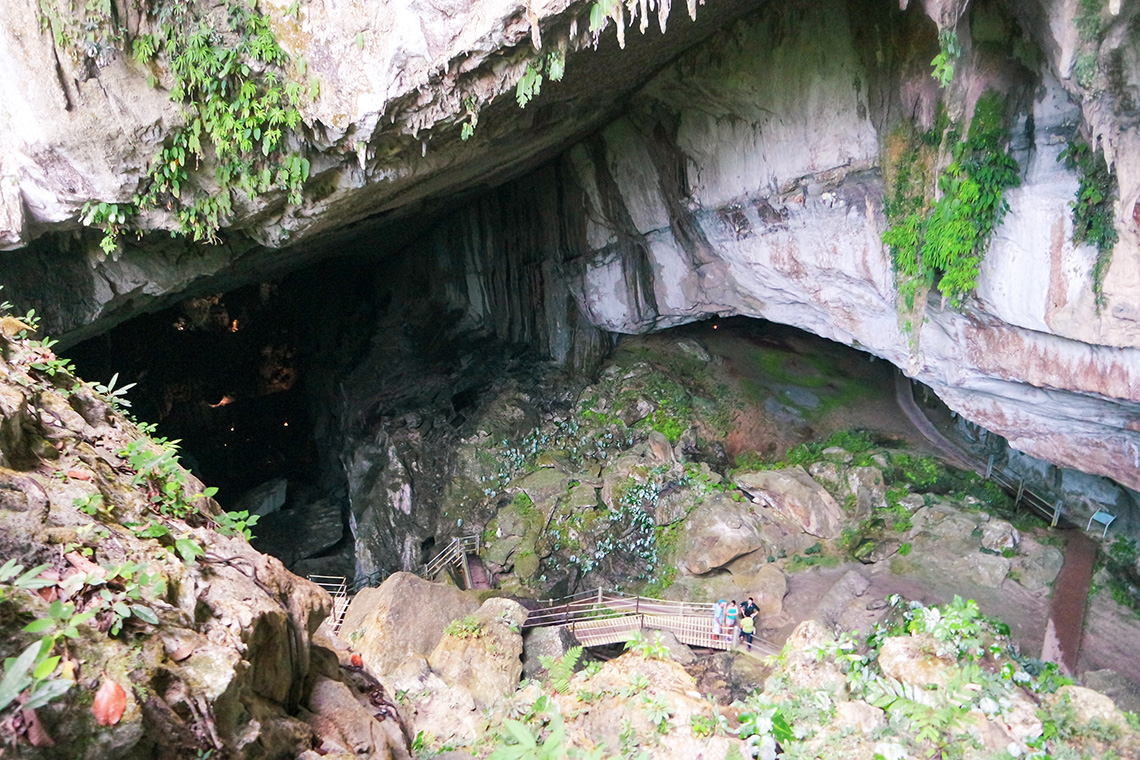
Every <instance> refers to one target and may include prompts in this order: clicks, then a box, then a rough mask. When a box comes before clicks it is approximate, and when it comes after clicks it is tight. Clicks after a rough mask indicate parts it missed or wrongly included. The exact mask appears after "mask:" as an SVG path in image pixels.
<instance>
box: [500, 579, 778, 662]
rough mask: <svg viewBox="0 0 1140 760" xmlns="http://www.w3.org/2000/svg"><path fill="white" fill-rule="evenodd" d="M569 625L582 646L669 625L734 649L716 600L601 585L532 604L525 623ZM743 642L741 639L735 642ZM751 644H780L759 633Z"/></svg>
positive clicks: (688, 639)
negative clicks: (716, 624) (718, 621)
mask: <svg viewBox="0 0 1140 760" xmlns="http://www.w3.org/2000/svg"><path fill="white" fill-rule="evenodd" d="M547 626H549V627H559V628H568V629H570V630H571V631H573V632H574V635H575V636H576V637H577V638H578V640H579V641H580V642H581V643H582V645H583V646H586V647H591V646H604V645H607V644H616V643H618V642H621V641H627V640H628V639H629V638H630V636H632V635H633V633H634V632H635V631H639V630H658V631H669V632H671V633H672V634H673V635H675V636H676V637H677V640H678V641H680V642H682V643H684V644H688V645H689V646H698V647H706V648H709V649H731V648H733V646H734V642H733V641H732V637H731V635H729V634H725V633H714V632H713V605H712V604H711V603H708V602H677V601H672V600H669V599H654V598H652V597H645V596H629V595H626V594H622V593H619V592H606V591H604V590H603V589H601V588H599V589H596V590H595V591H586V592H582V593H580V594H574V595H572V596H568V597H564V598H562V599H557V600H553V599H552V600H547V601H546V603H545V605H544V606H543V607H540V608H538V609H535V610H531V611H530V614H528V615H527V619H526V622H524V623H523V627H524V628H537V627H547ZM735 644H736V645H737V646H739V642H735ZM752 646H753V648H755V649H756V650H757V651H759V652H762V653H764V654H776V653H778V652H779V651H780V649H779V647H777V646H776V645H774V644H772V643H771V642H769V641H766V640H765V639H762V638H760V637H759V636H755V637H754V638H753V640H752Z"/></svg>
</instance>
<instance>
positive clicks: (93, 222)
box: [81, 0, 309, 254]
mask: <svg viewBox="0 0 1140 760" xmlns="http://www.w3.org/2000/svg"><path fill="white" fill-rule="evenodd" d="M226 10H227V13H226V17H225V18H226V22H225V24H224V25H222V24H219V23H218V22H217V21H216V20H215V19H216V16H215V15H204V14H201V13H200V12H199V11H197V10H196V9H195V8H194V6H192V5H182V4H175V3H167V4H163V5H160V6H157V7H156V8H153V9H151V13H152V14H153V16H154V18H153V23H154V24H155V26H157V28H158V32H157V34H156V35H154V36H144V37H140V38H139V39H138V40H136V44H135V47H134V54H135V58H136V60H137V61H139V63H140V64H144V63H147V62H149V61H151V60H152V59H154V58H155V57H158V56H161V57H164V58H165V60H166V63H167V65H168V66H169V70H170V74H171V77H172V79H173V81H172V84H171V87H170V98H171V100H173V101H175V102H177V103H181V104H182V105H183V106H184V107H185V109H186V114H185V115H186V126H184V127H180V128H178V129H175V130H174V131H172V132H171V133H170V134H169V135H167V137H166V140H165V142H164V144H163V146H162V148H161V149H160V150H159V152H158V154H157V155H156V156H155V158H154V160H153V161H152V162H151V166H150V169H149V173H148V176H147V178H146V180H145V181H144V184H143V188H142V190H141V191H140V192H139V193H138V194H137V195H136V196H135V198H134V200H133V202H132V203H130V204H118V203H108V202H106V201H98V200H94V201H91V202H89V203H88V204H87V205H86V206H85V207H84V210H83V214H82V217H81V220H82V222H83V223H84V224H85V225H88V226H94V227H98V228H101V229H102V230H103V232H104V237H103V240H102V242H101V247H102V250H103V251H104V253H107V254H114V253H115V252H116V251H117V250H118V248H119V239H120V237H121V234H122V232H123V231H125V230H126V229H127V228H128V227H129V225H130V220H131V219H132V218H133V217H135V216H136V215H137V214H138V212H139V211H141V210H145V209H156V208H166V209H167V210H170V211H174V212H176V213H177V215H178V220H179V229H178V230H177V231H175V232H174V233H172V234H175V235H183V236H186V237H190V238H192V239H194V240H195V241H211V242H213V241H216V240H217V231H218V229H219V227H220V226H221V224H222V221H223V220H224V218H225V217H226V216H227V215H228V214H230V213H231V212H232V210H233V200H234V194H235V193H238V192H240V193H242V194H244V195H245V196H246V197H248V198H254V197H257V196H259V195H262V194H265V193H267V192H270V191H271V190H274V189H279V190H282V191H284V192H285V193H286V194H287V198H288V201H289V202H290V203H293V204H298V203H300V202H301V201H302V190H301V188H302V185H303V184H304V182H305V181H306V180H307V179H308V176H309V161H308V160H307V159H306V158H304V157H303V156H302V155H300V154H299V153H296V152H291V151H289V150H287V137H288V135H289V134H290V133H291V132H292V131H294V130H296V129H297V128H298V127H299V126H300V124H301V113H300V110H299V108H300V104H301V99H302V95H303V88H302V86H301V85H300V84H298V83H297V82H295V81H291V80H289V79H288V77H287V76H286V74H285V67H286V66H287V65H288V63H289V59H288V56H287V55H286V54H285V52H284V51H283V50H282V49H281V47H280V45H278V44H277V41H276V39H275V38H274V36H273V33H272V31H271V30H270V28H269V22H268V20H267V19H266V18H265V16H263V15H262V14H261V13H260V12H259V11H258V10H257V7H256V0H254V2H250V3H246V2H240V0H232V1H231V3H230V4H229V5H228V7H227V8H226ZM207 155H209V156H210V158H211V160H212V162H213V163H214V166H215V171H214V176H213V177H212V178H206V177H204V176H200V175H198V174H197V172H198V170H199V168H200V166H201V164H202V162H203V161H204V160H205V159H206V157H207Z"/></svg>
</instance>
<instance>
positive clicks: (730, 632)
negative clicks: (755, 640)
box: [713, 597, 760, 652]
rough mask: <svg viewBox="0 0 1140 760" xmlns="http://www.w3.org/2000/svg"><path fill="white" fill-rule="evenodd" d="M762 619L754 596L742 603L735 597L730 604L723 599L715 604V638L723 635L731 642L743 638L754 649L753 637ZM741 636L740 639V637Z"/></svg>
mask: <svg viewBox="0 0 1140 760" xmlns="http://www.w3.org/2000/svg"><path fill="white" fill-rule="evenodd" d="M759 621H760V608H759V607H757V606H756V602H754V601H753V600H752V597H748V601H746V602H744V603H743V604H741V605H737V603H736V600H735V599H733V600H732V601H731V602H729V603H728V604H725V601H724V600H723V599H721V600H720V601H719V602H717V603H716V604H714V605H713V638H714V639H716V638H720V637H723V639H724V640H725V641H727V642H728V643H729V644H735V643H736V642H737V641H738V640H743V641H744V642H745V643H746V644H747V645H748V651H750V652H751V651H752V637H753V635H755V633H756V624H757V623H758V622H759ZM738 637H739V639H738Z"/></svg>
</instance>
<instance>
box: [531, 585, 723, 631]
mask: <svg viewBox="0 0 1140 760" xmlns="http://www.w3.org/2000/svg"><path fill="white" fill-rule="evenodd" d="M713 607H714V605H713V604H712V603H711V602H678V601H673V600H671V599H656V598H654V597H648V596H630V595H628V594H622V593H620V592H607V591H605V590H603V589H601V588H598V589H597V590H595V591H588V592H583V593H579V594H574V595H572V596H568V597H563V598H562V599H558V600H549V601H548V603H547V605H546V606H544V607H540V608H538V609H535V610H531V611H530V612H529V614H528V615H527V619H526V621H525V622H524V623H523V627H524V628H534V627H538V626H545V625H567V624H570V623H575V622H579V621H584V620H604V619H611V618H620V617H626V616H629V615H640V614H646V615H657V616H668V615H676V616H680V617H709V618H711V617H712V614H713Z"/></svg>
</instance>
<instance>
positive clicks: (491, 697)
mask: <svg viewBox="0 0 1140 760" xmlns="http://www.w3.org/2000/svg"><path fill="white" fill-rule="evenodd" d="M464 620H465V621H467V620H470V621H472V622H473V623H474V625H475V626H477V632H475V633H473V634H472V635H453V634H449V633H444V635H443V637H442V638H441V639H440V640H439V643H438V644H437V645H436V647H435V649H434V650H433V651H432V653H431V655H429V656H428V665H430V666H431V669H432V671H433V672H434V673H436V674H437V675H438V676H439V677H440V678H442V679H443V680H444V681H446V682H447V683H448V684H450V685H451V686H457V687H460V688H463V689H466V690H467V692H468V693H469V694H471V697H472V698H473V699H474V700H475V704H476V706H477V707H479V708H480V709H483V708H487V707H490V706H491V705H494V704H495V703H497V702H501V701H502V700H503V699H504V698H505V697H507V696H508V695H510V694H513V693H514V691H515V689H517V688H518V685H519V677H520V676H521V675H522V668H523V663H522V652H523V639H522V633H521V631H522V624H523V622H524V621H525V620H526V610H525V609H523V607H522V605H520V604H519V603H518V602H513V601H511V600H510V599H488V600H487V601H486V602H484V603H483V606H482V607H480V608H479V611H478V612H476V613H475V614H474V615H472V616H470V617H468V618H465V619H464Z"/></svg>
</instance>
